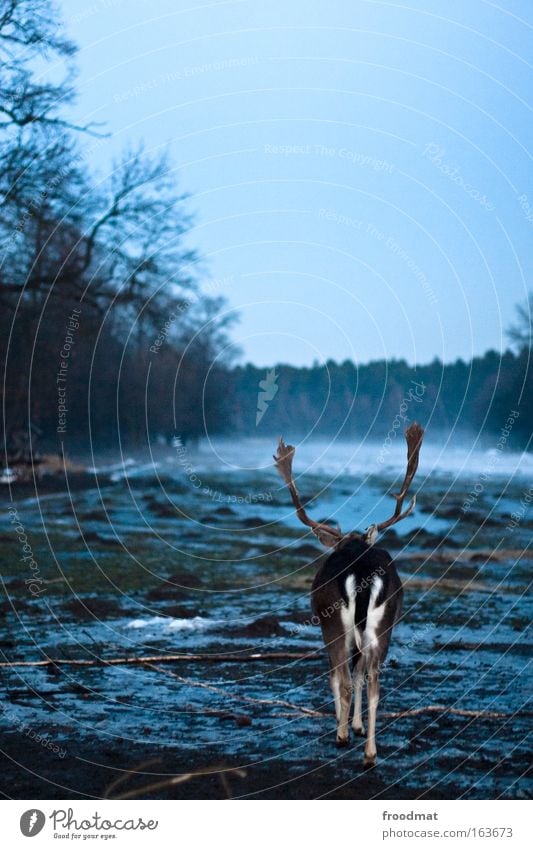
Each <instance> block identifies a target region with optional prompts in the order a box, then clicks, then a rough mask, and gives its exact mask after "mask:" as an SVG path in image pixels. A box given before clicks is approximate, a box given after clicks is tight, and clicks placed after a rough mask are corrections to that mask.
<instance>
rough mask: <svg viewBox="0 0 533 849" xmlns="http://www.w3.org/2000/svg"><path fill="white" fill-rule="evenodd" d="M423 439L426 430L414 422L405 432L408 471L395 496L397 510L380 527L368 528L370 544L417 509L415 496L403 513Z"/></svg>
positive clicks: (366, 534) (366, 537)
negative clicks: (379, 534) (381, 532)
mask: <svg viewBox="0 0 533 849" xmlns="http://www.w3.org/2000/svg"><path fill="white" fill-rule="evenodd" d="M423 439H424V428H423V427H420V425H419V424H418V422H413V424H412V425H409V427H408V428H407V430H406V431H405V440H406V442H407V470H406V472H405V477H404V479H403V483H402V486H401V489H400V492H399V493H398V495H393V498H395V499H396V508H395V510H394V513H393V514H392V516H391V517H390V518H389V519H386V520H385V521H384V522H380V524H379V525H371V526H370V527H369V528H368V530H367V531H366V533H365V539H366V540H367V541H368V542H371V543H372V542H374V540H375V538H376V536H377V534H378V533H379V531H383V530H385V528H390V527H391V526H392V525H395V524H396V522H401V520H402V519H405V518H406V516H409V515H410V514H411V513H412V512H413V510H414V509H415V504H416V495H413V497H412V499H411V501H410V503H409V506H408V507H407V510H404V512H403V513H402V507H403V502H404V500H405V496H406V495H407V493H408V492H409V487H410V486H411V483H412V480H413V478H414V476H415V474H416V470H417V469H418V455H419V453H420V446H421V445H422V440H423Z"/></svg>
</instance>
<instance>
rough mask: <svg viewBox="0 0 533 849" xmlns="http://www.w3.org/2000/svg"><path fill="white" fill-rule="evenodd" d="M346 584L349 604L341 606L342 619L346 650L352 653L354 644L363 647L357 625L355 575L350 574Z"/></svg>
mask: <svg viewBox="0 0 533 849" xmlns="http://www.w3.org/2000/svg"><path fill="white" fill-rule="evenodd" d="M344 586H345V588H346V595H347V596H348V605H347V606H346V605H343V606H342V607H341V620H342V624H343V626H344V635H345V639H346V650H347V652H348V653H349V654H350V653H351V652H352V650H353V647H354V645H357V648H358V649H360V648H361V635H360V633H359V631H358V630H357V628H356V627H355V575H348V577H347V578H346V582H345V584H344Z"/></svg>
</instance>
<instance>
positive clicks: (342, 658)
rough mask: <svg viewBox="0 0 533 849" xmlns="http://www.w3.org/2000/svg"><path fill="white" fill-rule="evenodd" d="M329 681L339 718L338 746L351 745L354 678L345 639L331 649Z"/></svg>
mask: <svg viewBox="0 0 533 849" xmlns="http://www.w3.org/2000/svg"><path fill="white" fill-rule="evenodd" d="M328 648H329V662H330V672H329V681H330V685H331V692H332V693H333V698H334V700H335V716H336V718H337V746H347V745H348V743H349V738H350V735H349V718H350V705H351V703H352V678H351V675H350V666H349V663H348V653H347V650H346V644H345V640H344V638H342V639H338V640H335V642H334V643H333V644H332V645H330V646H329V647H328Z"/></svg>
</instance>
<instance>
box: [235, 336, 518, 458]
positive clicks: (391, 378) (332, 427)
mask: <svg viewBox="0 0 533 849" xmlns="http://www.w3.org/2000/svg"><path fill="white" fill-rule="evenodd" d="M519 347H520V350H519V351H518V352H517V353H513V352H512V351H507V352H506V353H505V354H503V355H500V354H498V353H496V352H495V351H489V352H487V353H486V354H485V355H484V356H483V357H475V358H474V359H473V360H472V361H471V362H470V363H466V362H463V361H462V360H457V361H456V362H455V363H450V364H446V365H443V364H442V363H441V362H440V361H439V360H434V361H433V362H432V363H430V364H428V365H423V366H417V367H416V368H413V367H411V366H409V365H408V364H407V363H406V362H405V361H403V360H396V361H388V362H387V361H384V360H382V361H379V362H372V363H368V364H366V365H360V366H356V365H354V363H352V362H350V361H346V362H343V363H335V362H333V361H330V362H327V363H326V364H325V365H315V366H313V367H310V368H295V367H293V366H288V365H280V366H278V367H276V369H274V370H265V369H260V368H257V367H255V366H252V365H246V366H243V367H237V368H235V369H233V370H232V372H231V386H230V394H229V397H230V399H231V415H230V422H231V425H230V426H231V430H232V431H233V432H236V433H240V434H247V435H250V436H252V435H256V436H262V435H269V436H270V435H273V434H280V433H282V434H284V435H285V436H286V437H287V438H294V437H300V436H303V435H306V434H307V435H309V434H314V435H315V436H330V435H332V434H337V433H338V434H342V435H344V436H346V437H355V436H357V437H360V436H362V435H364V434H367V433H372V435H373V436H376V437H378V438H384V437H386V435H387V433H389V431H391V430H394V429H398V428H399V427H402V428H403V426H404V421H407V420H411V421H412V420H413V419H418V420H420V421H421V422H422V423H424V424H425V425H426V426H427V427H428V429H429V431H428V432H429V433H432V434H433V435H434V436H435V437H438V436H440V435H441V434H447V433H450V432H451V431H452V429H454V428H455V430H456V432H458V433H461V432H463V433H465V434H468V435H472V433H476V434H483V435H486V436H492V435H493V434H498V433H499V432H500V430H501V429H502V428H505V424H506V421H507V419H508V417H509V415H510V414H511V412H512V411H515V412H518V414H519V415H518V416H517V417H516V418H515V419H514V426H513V434H512V443H513V445H514V446H515V447H528V446H530V442H531V432H532V428H531V422H532V420H533V371H532V367H531V362H530V360H531V350H530V348H529V346H528V345H526V344H522V345H520V346H519ZM258 404H259V413H258ZM258 419H259V421H258Z"/></svg>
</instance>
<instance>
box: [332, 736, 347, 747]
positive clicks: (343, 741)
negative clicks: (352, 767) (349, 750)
mask: <svg viewBox="0 0 533 849" xmlns="http://www.w3.org/2000/svg"><path fill="white" fill-rule="evenodd" d="M335 745H336V746H337V749H344V748H345V747H346V746H349V745H350V738H349V737H337V739H336V741H335Z"/></svg>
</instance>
